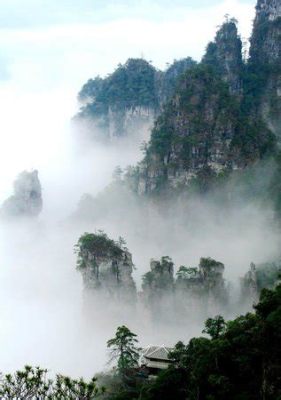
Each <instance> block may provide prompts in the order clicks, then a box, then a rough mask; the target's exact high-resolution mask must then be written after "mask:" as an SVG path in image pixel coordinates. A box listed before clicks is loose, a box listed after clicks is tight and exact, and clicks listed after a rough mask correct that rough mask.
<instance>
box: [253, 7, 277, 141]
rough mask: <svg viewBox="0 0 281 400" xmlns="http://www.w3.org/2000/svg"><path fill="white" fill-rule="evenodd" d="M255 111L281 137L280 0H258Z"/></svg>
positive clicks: (254, 73)
mask: <svg viewBox="0 0 281 400" xmlns="http://www.w3.org/2000/svg"><path fill="white" fill-rule="evenodd" d="M248 69H249V84H250V89H251V91H252V103H253V104H254V107H255V111H256V113H257V114H258V115H260V116H261V117H262V118H263V120H264V121H265V122H266V123H267V126H268V128H269V129H270V130H271V131H272V132H273V133H274V134H275V135H276V136H277V138H278V140H279V141H280V140H281V0H258V3H257V6H256V17H255V21H254V27H253V34H252V38H251V48H250V59H249V68H248Z"/></svg>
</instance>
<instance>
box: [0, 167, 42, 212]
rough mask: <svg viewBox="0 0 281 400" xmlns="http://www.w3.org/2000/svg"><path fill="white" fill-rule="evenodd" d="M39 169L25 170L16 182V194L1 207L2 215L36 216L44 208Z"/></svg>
mask: <svg viewBox="0 0 281 400" xmlns="http://www.w3.org/2000/svg"><path fill="white" fill-rule="evenodd" d="M42 203H43V202H42V190H41V184H40V181H39V178H38V171H36V170H35V171H31V172H28V171H23V172H22V173H21V174H19V176H18V177H17V179H16V180H15V182H14V194H13V195H12V196H11V197H9V198H8V199H7V200H6V201H5V202H4V203H3V205H2V207H1V216H2V217H36V216H38V214H40V212H41V210H42Z"/></svg>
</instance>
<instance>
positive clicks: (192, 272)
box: [176, 265, 198, 280]
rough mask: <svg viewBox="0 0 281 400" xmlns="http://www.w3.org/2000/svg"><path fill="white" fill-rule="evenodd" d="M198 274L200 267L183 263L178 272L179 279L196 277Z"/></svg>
mask: <svg viewBox="0 0 281 400" xmlns="http://www.w3.org/2000/svg"><path fill="white" fill-rule="evenodd" d="M197 275H198V269H197V268H192V267H190V268H187V267H185V266H184V265H182V266H181V267H180V268H179V270H178V272H177V273H176V276H177V279H179V280H185V279H188V280H189V279H193V278H196V277H197Z"/></svg>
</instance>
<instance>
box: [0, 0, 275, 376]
mask: <svg viewBox="0 0 281 400" xmlns="http://www.w3.org/2000/svg"><path fill="white" fill-rule="evenodd" d="M234 3H235V2H234ZM234 5H236V3H235V4H234ZM231 7H233V5H231ZM242 8H243V12H244V6H243V7H242V5H241V9H242ZM220 9H222V5H220ZM241 12H242V11H241ZM200 18H201V17H199V19H200ZM243 23H244V24H246V23H245V21H244V20H243ZM180 26H181V29H183V26H185V21H183V22H182V24H181V25H180ZM157 29H158V30H159V27H158V28H157ZM210 29H213V28H210ZM210 29H208V32H207V34H208V37H210V34H209V31H210ZM247 29H248V25H247ZM247 29H246V28H245V32H246V31H247ZM248 30H249V29H248ZM66 36H67V35H66ZM191 36H192V35H191ZM203 36H204V35H203ZM83 37H84V36H83V35H82V39H83ZM25 40H27V39H25ZM107 40H109V39H107ZM139 40H140V39H139ZM192 40H193V36H192ZM27 42H28V40H27ZM47 42H48V40H47ZM201 42H202V43H203V42H204V43H205V42H206V41H205V36H204V37H203V38H200V43H201ZM0 43H1V41H0ZM163 43H164V41H163ZM171 43H172V40H171ZM155 46H156V44H154V47H155ZM169 46H170V47H171V45H169ZM179 46H181V43H179ZM131 47H132V45H131ZM154 47H153V46H152V48H149V49H148V54H149V55H150V53H153V52H154V50H155V48H154ZM201 47H202V49H201V50H203V45H202V46H201ZM97 48H99V47H97ZM181 48H182V46H181ZM129 50H130V46H128V48H127V50H126V52H125V53H126V54H125V53H122V55H121V56H120V58H121V60H117V61H116V59H117V55H116V54H115V55H114V57H113V58H112V59H111V60H110V63H108V65H110V67H111V65H113V64H114V62H115V61H116V63H117V62H119V61H122V57H123V58H125V57H127V53H129ZM140 51H141V46H140V45H139V46H138V48H137V50H136V52H137V53H139V52H140ZM161 51H162V53H161V54H162V55H161V57H160V58H159V60H157V62H158V65H162V64H163V63H164V61H163V59H164V50H163V49H162V50H161ZM165 51H166V52H167V49H165ZM85 52H86V53H87V51H86V50H85ZM194 53H195V50H194ZM87 54H88V53H87ZM173 55H175V56H180V55H181V54H180V52H179V50H178V49H176V54H173ZM183 55H184V56H186V50H185V49H184V54H183ZM191 55H192V54H191ZM128 56H129V54H128ZM165 56H166V53H165ZM198 56H199V54H198ZM101 58H102V57H101ZM167 58H169V57H166V59H167ZM82 60H87V57H84V58H82ZM89 60H90V61H91V62H93V56H92V55H91V56H89ZM25 61H26V60H25ZM106 62H107V59H106V58H103V59H102V60H98V62H97V65H98V66H99V67H101V68H102V73H106V72H108V71H107V68H109V67H108V65H107V63H106ZM58 64H59V61H58ZM70 64H71V63H70ZM81 64H82V62H81ZM89 64H90V63H89ZM56 65H57V64H56ZM114 65H115V64H114ZM30 66H32V67H33V68H31V69H29V67H30ZM21 67H22V69H21ZM74 67H75V66H74ZM74 67H73V69H75V68H74ZM70 68H71V65H70ZM91 68H92V67H91ZM95 69H97V66H94V67H93V70H95ZM89 70H90V67H89V65H87V66H86V67H85V69H83V70H79V73H77V75H75V73H74V72H73V73H68V74H67V76H68V78H69V79H72V78H73V76H74V75H75V79H74V83H72V82H71V83H69V82H68V81H67V82H66V81H65V80H64V81H63V83H62V84H58V81H59V79H58V78H57V77H55V78H54V81H52V78H51V73H50V72H46V75H44V69H43V68H41V67H40V63H39V66H38V63H37V64H36V63H34V64H33V63H32V60H31V61H30V59H29V60H28V62H27V61H26V62H25V63H23V62H22V63H20V65H19V66H17V67H15V65H14V64H13V68H11V69H10V70H9V72H8V73H7V74H6V71H5V69H3V71H4V72H5V73H3V78H5V79H3V81H1V84H0V108H1V118H0V130H1V133H2V138H1V140H2V142H1V146H0V163H1V168H0V182H1V184H0V203H2V202H3V201H4V200H5V199H6V198H7V197H8V196H9V195H11V194H12V191H13V188H12V184H13V181H14V179H15V178H16V177H17V175H18V174H19V173H20V172H21V171H23V170H32V169H37V170H38V171H39V178H40V181H41V184H42V189H43V211H42V213H41V214H40V216H39V217H38V218H37V219H28V218H18V219H12V220H9V221H1V226H0V238H1V240H0V257H1V264H0V281H1V291H0V327H1V329H0V343H1V345H0V359H1V370H2V371H3V372H6V371H14V370H15V369H19V368H21V367H22V366H23V365H25V364H32V365H40V366H42V367H46V368H48V369H50V371H51V372H52V373H58V372H59V373H63V374H69V375H71V376H84V377H90V376H92V375H93V374H94V373H96V372H98V371H101V370H103V369H104V368H107V367H108V366H107V364H106V363H107V361H108V357H107V350H106V341H107V340H108V339H109V338H111V337H112V336H113V335H114V333H115V330H116V327H117V326H119V325H122V324H126V325H128V326H129V328H130V329H131V330H132V331H134V332H135V333H137V334H138V335H139V339H140V343H141V345H142V346H146V345H149V344H156V345H157V344H158V345H161V344H165V345H173V344H174V343H175V342H176V341H178V340H180V339H181V340H184V341H187V340H188V339H189V338H190V337H192V336H193V335H199V334H201V331H202V328H203V322H204V319H205V317H206V315H205V314H203V313H201V312H200V310H199V309H198V315H196V318H194V317H193V318H192V316H191V315H186V316H185V317H184V319H185V321H184V323H181V324H180V323H176V322H175V323H174V324H173V325H171V324H170V323H167V324H165V321H164V322H163V326H162V328H161V329H158V326H157V323H155V321H153V320H152V319H151V318H150V317H149V315H148V312H147V310H145V309H144V308H143V307H138V309H137V312H135V313H131V312H130V310H126V309H123V308H122V309H120V310H116V309H113V310H112V309H111V308H110V307H108V306H107V304H103V303H102V302H100V303H96V304H94V305H93V310H89V309H85V307H84V294H83V293H84V292H83V285H82V279H81V276H80V274H79V272H78V271H77V270H76V255H75V253H74V245H75V243H76V242H77V241H78V239H79V237H80V236H81V234H83V233H84V232H87V231H88V232H95V231H97V230H99V229H102V230H104V231H105V232H106V233H107V234H108V236H109V237H112V238H113V239H117V238H118V237H119V236H122V237H124V239H125V240H126V242H127V247H128V249H129V251H130V252H131V253H132V254H133V261H134V264H135V267H136V270H135V271H134V279H135V281H136V284H137V287H138V290H141V277H142V275H143V274H144V273H145V272H147V271H148V270H149V262H150V259H151V258H155V259H159V258H160V257H161V256H170V257H171V258H172V260H173V261H174V263H175V269H176V270H177V269H178V267H179V266H180V265H186V266H197V265H198V263H199V259H200V257H208V256H210V257H213V258H215V259H218V260H220V261H221V262H223V263H224V264H225V267H226V269H225V278H226V279H227V280H229V281H230V282H233V284H234V285H235V284H238V280H239V278H240V277H241V276H243V275H244V274H245V273H246V271H247V270H248V268H249V264H250V263H251V262H252V261H254V262H255V263H262V262H266V261H272V260H276V259H278V258H279V256H280V240H279V228H278V226H276V224H275V220H274V213H273V211H272V206H271V204H266V205H263V207H261V206H260V205H258V204H254V203H252V202H247V201H246V200H245V199H244V198H243V197H241V198H240V200H239V202H233V205H232V207H231V208H227V209H224V208H222V207H221V206H220V205H219V204H215V203H214V202H213V200H212V199H210V198H208V197H206V198H204V199H202V198H199V197H193V198H191V199H189V200H188V201H187V202H178V203H176V204H174V205H173V206H171V204H167V205H165V204H164V205H162V207H158V206H157V205H156V204H155V203H154V202H149V201H146V200H143V199H141V198H137V197H136V196H135V195H133V194H131V193H129V192H127V191H123V192H121V191H119V190H118V188H117V189H113V190H111V189H110V190H109V191H108V192H107V190H108V189H107V188H108V187H109V185H111V183H112V173H113V171H114V169H115V167H116V166H117V165H119V166H121V168H125V167H126V166H128V165H135V164H136V163H137V162H139V161H140V160H141V159H142V151H141V149H140V147H141V143H142V141H143V140H148V138H149V134H150V132H149V130H146V131H143V132H138V134H137V136H136V138H135V140H134V141H132V140H126V139H123V140H121V141H119V142H118V141H117V142H113V143H108V144H101V143H100V142H97V141H93V140H90V139H86V138H85V137H84V136H83V133H82V131H80V130H79V129H78V128H77V127H76V128H74V127H73V124H72V122H71V118H72V117H73V115H74V114H75V113H76V112H77V111H78V105H77V101H76V96H77V93H78V90H79V89H80V86H81V84H82V77H83V80H86V79H88V78H89V76H88V74H89ZM19 71H20V72H19ZM27 71H28V73H30V74H31V75H32V73H34V79H32V78H29V79H28V83H25V82H24V75H25V73H26V72H27ZM38 71H39V72H40V73H39V74H38V75H37V74H36V72H38ZM51 71H52V68H51ZM61 72H62V71H61ZM96 72H97V73H98V71H96ZM45 76H46V77H47V78H46V80H45ZM61 76H62V74H61V75H60V77H61ZM46 82H51V84H50V87H49V85H48V84H47V83H46ZM85 193H88V194H90V195H91V196H92V198H94V199H98V200H97V202H94V203H93V207H94V210H93V213H92V214H91V212H92V211H91V210H90V211H89V210H88V209H87V208H85V207H84V206H83V204H82V205H81V202H80V200H81V197H82V196H83V194H85ZM107 193H108V194H107ZM99 199H100V200H99ZM79 202H80V205H79ZM240 312H241V309H238V308H235V307H232V308H231V309H229V310H227V312H226V317H227V318H230V317H232V316H235V315H237V314H240ZM192 321H193V323H192V324H191V322H192Z"/></svg>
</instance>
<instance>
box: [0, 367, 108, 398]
mask: <svg viewBox="0 0 281 400" xmlns="http://www.w3.org/2000/svg"><path fill="white" fill-rule="evenodd" d="M103 391H104V389H103V388H102V389H101V392H103ZM98 393H99V390H98V388H97V386H96V379H95V378H92V379H91V380H90V382H89V383H87V382H85V381H84V380H83V378H80V379H79V380H75V379H71V378H69V377H67V376H63V375H57V376H56V378H55V380H54V381H53V380H51V379H48V378H47V370H46V369H43V368H40V367H35V368H34V367H30V366H25V367H24V369H23V370H22V371H16V372H15V373H14V374H13V375H12V374H7V375H4V376H3V377H1V379H0V398H1V400H34V399H36V400H65V399H68V400H93V399H95V398H96V396H97V394H98Z"/></svg>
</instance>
